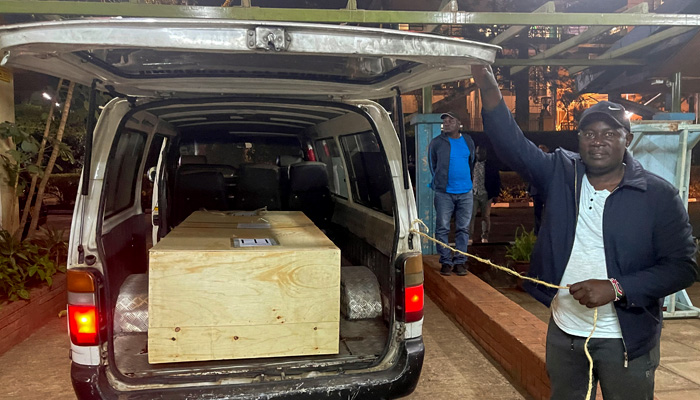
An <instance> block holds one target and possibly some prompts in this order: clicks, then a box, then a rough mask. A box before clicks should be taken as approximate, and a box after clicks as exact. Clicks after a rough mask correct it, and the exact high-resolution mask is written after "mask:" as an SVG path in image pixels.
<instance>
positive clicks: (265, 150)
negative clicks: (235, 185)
mask: <svg viewBox="0 0 700 400" xmlns="http://www.w3.org/2000/svg"><path fill="white" fill-rule="evenodd" d="M301 155H302V151H301V144H300V143H299V140H298V139H297V138H284V137H274V138H273V137H270V138H254V137H248V138H237V139H233V138H232V139H229V140H226V139H225V138H203V139H202V138H192V139H185V140H183V141H181V142H180V158H181V160H182V159H183V156H185V158H186V159H189V160H193V161H194V162H195V163H198V164H219V165H230V166H232V167H235V168H238V167H239V166H240V165H241V164H247V163H255V164H277V163H278V160H279V158H280V157H281V156H294V157H300V156H301ZM188 156H198V157H188Z"/></svg>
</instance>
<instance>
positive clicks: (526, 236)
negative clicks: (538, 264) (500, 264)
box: [506, 225, 537, 262]
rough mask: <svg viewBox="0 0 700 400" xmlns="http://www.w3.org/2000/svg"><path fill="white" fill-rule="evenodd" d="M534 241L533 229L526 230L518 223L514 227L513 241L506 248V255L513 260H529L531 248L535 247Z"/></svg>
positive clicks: (535, 238)
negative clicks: (516, 226)
mask: <svg viewBox="0 0 700 400" xmlns="http://www.w3.org/2000/svg"><path fill="white" fill-rule="evenodd" d="M536 241H537V236H535V231H534V230H531V231H529V232H528V231H526V230H525V227H524V226H522V225H520V226H519V227H518V228H517V229H515V241H514V242H513V244H512V245H510V246H508V248H506V257H507V258H510V259H511V260H513V261H526V262H530V255H531V254H532V249H534V248H535V242H536Z"/></svg>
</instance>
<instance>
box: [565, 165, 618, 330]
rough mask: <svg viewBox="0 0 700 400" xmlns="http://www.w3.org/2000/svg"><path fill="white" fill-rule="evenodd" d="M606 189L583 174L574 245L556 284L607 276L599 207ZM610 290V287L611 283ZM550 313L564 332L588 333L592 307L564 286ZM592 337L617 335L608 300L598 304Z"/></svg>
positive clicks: (607, 194)
mask: <svg viewBox="0 0 700 400" xmlns="http://www.w3.org/2000/svg"><path fill="white" fill-rule="evenodd" d="M609 195H610V192H609V191H608V190H595V188H593V185H591V183H590V182H589V181H588V177H587V176H586V175H584V176H583V183H582V187H581V199H580V201H579V213H578V223H577V224H576V236H575V238H574V247H573V249H571V256H570V257H569V262H568V264H566V270H565V271H564V276H563V277H562V278H561V282H560V286H566V285H573V284H574V283H577V282H581V281H585V280H588V279H608V278H609V277H608V272H607V268H606V266H605V265H606V264H605V248H604V244H603V209H604V208H605V200H606V199H607V198H608V196H609ZM610 290H613V288H612V284H611V286H610ZM551 308H552V317H553V318H554V322H555V323H556V324H557V326H558V327H559V328H560V329H561V330H562V331H564V332H566V333H568V334H570V335H574V336H580V337H588V335H589V334H590V333H591V330H592V329H593V312H594V311H593V310H594V309H593V308H587V307H586V306H584V305H581V304H580V303H579V302H578V300H576V299H574V297H573V296H572V295H571V294H569V290H568V289H559V292H558V293H557V295H556V296H555V297H554V300H553V301H552V307H551ZM593 337H594V338H621V337H622V333H621V331H620V322H619V321H618V319H617V314H616V313H615V307H614V306H613V304H612V302H610V303H608V304H606V305H604V306H601V307H599V308H598V322H597V324H596V329H595V333H594V334H593Z"/></svg>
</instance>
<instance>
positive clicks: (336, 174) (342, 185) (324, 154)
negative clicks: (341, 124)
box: [316, 138, 348, 199]
mask: <svg viewBox="0 0 700 400" xmlns="http://www.w3.org/2000/svg"><path fill="white" fill-rule="evenodd" d="M316 154H317V155H318V158H319V161H321V162H323V163H324V164H326V170H327V171H328V186H329V189H330V190H331V193H333V194H335V195H337V196H340V197H342V198H344V199H347V198H348V185H347V177H346V175H345V165H343V160H342V159H341V158H340V149H339V148H338V144H337V143H336V141H335V140H334V139H333V138H328V139H320V140H317V141H316Z"/></svg>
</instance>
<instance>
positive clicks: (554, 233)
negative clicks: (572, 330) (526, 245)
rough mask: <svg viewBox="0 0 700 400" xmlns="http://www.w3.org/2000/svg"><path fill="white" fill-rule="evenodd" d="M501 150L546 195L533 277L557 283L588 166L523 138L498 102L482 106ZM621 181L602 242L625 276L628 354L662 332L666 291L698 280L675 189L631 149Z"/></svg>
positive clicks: (550, 292) (612, 273) (537, 291)
mask: <svg viewBox="0 0 700 400" xmlns="http://www.w3.org/2000/svg"><path fill="white" fill-rule="evenodd" d="M482 116H483V121H484V131H485V132H487V134H488V137H489V139H490V140H491V143H492V144H493V147H494V149H495V150H496V153H497V154H498V157H499V158H500V159H501V160H503V161H504V162H505V163H506V164H508V165H509V166H510V167H511V168H512V169H513V170H515V171H517V172H518V173H519V174H520V175H521V176H522V177H523V179H526V180H528V181H529V182H531V183H532V184H533V185H535V186H536V188H537V189H538V190H539V191H540V193H541V194H542V196H543V198H544V199H545V205H546V206H545V208H544V215H543V218H542V226H541V228H540V231H539V236H538V238H537V242H536V244H535V249H534V251H533V253H532V257H531V261H530V272H529V275H530V276H531V277H535V278H538V279H540V280H543V281H546V282H550V283H554V284H559V283H560V282H561V278H562V276H563V274H564V269H565V268H566V265H567V263H568V261H569V257H570V255H571V249H572V247H573V245H574V235H575V233H576V222H577V220H578V204H579V198H580V196H581V182H582V179H583V175H584V174H585V172H586V166H585V165H584V164H583V162H582V161H581V156H580V155H579V154H578V153H574V152H570V151H566V150H561V149H558V150H556V151H555V152H553V153H549V154H547V153H544V152H542V151H541V150H540V149H538V148H537V146H535V144H534V143H532V142H530V141H529V140H527V139H526V138H525V136H524V135H523V133H522V131H521V130H520V128H519V127H518V125H517V124H516V123H515V120H514V119H513V116H512V115H511V113H510V111H509V110H508V108H507V107H506V105H505V103H504V102H503V101H501V103H500V104H499V106H498V107H496V108H495V109H494V110H491V111H489V112H486V111H483V112H482ZM624 163H625V164H626V165H625V172H624V176H623V178H622V182H620V185H619V186H618V188H617V189H615V190H614V191H613V192H612V193H611V194H610V196H609V197H608V198H607V200H606V202H605V209H604V211H603V242H604V246H605V261H606V267H607V270H608V276H609V277H610V278H615V279H617V280H618V281H619V282H620V285H621V286H622V289H623V290H624V292H625V299H624V301H619V302H616V303H614V305H615V310H616V311H617V316H618V319H619V321H620V327H621V330H622V337H623V341H624V344H625V348H626V351H627V354H626V357H628V358H629V359H630V360H631V359H634V358H636V357H638V356H641V355H643V354H646V353H647V352H649V350H651V349H652V348H653V347H654V346H656V344H657V343H658V342H659V338H660V336H661V320H662V315H663V314H662V305H663V299H664V297H665V296H668V295H670V294H672V293H675V292H678V291H680V290H682V289H684V288H686V287H688V286H690V285H692V284H693V282H694V281H695V279H696V276H697V265H696V263H695V251H696V250H695V244H694V242H693V237H692V228H691V226H690V222H689V219H688V213H687V212H686V210H685V207H684V206H683V202H682V201H681V199H680V197H679V196H678V190H677V189H676V188H674V187H673V186H672V185H671V184H670V183H668V182H667V181H665V180H664V179H663V178H661V177H659V176H657V175H655V174H653V173H651V172H649V171H646V170H645V169H644V168H643V167H642V166H641V164H640V163H639V162H637V161H636V160H635V159H634V158H633V157H632V155H631V154H630V153H629V152H626V153H625V157H624ZM524 287H525V289H526V290H527V291H528V292H529V293H530V294H531V295H532V296H533V297H535V298H536V299H537V300H539V301H540V302H542V303H543V304H545V305H546V306H548V307H549V305H550V304H551V302H552V299H553V298H554V295H555V294H556V292H557V290H556V289H552V288H547V287H544V286H542V285H536V284H534V283H531V282H529V281H527V282H526V283H525V284H524Z"/></svg>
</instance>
